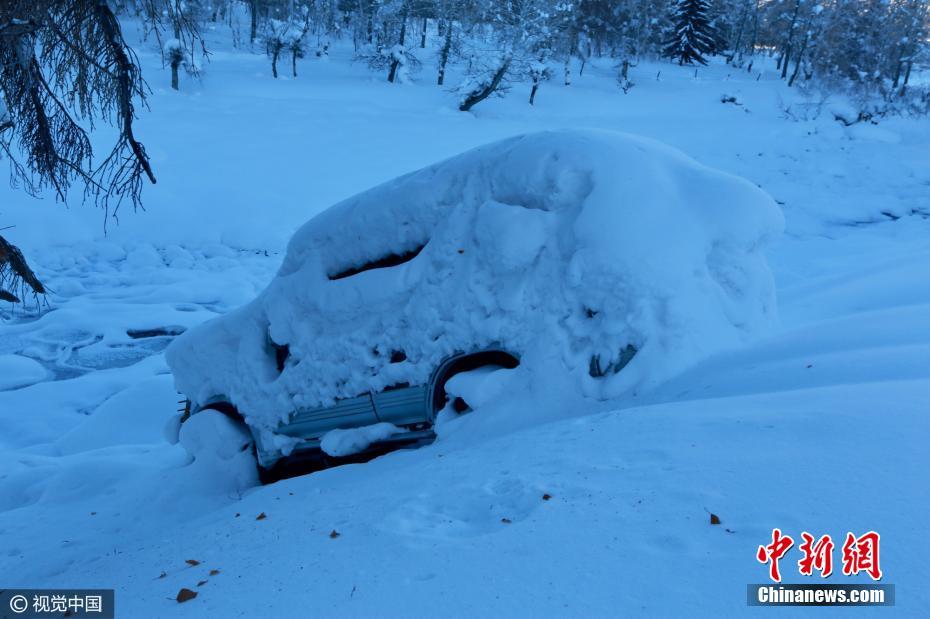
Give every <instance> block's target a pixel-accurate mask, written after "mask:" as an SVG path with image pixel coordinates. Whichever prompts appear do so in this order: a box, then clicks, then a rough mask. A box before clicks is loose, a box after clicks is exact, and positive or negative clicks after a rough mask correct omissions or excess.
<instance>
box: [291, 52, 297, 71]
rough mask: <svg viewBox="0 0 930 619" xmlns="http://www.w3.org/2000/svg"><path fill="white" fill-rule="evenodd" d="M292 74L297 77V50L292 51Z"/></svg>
mask: <svg viewBox="0 0 930 619" xmlns="http://www.w3.org/2000/svg"><path fill="white" fill-rule="evenodd" d="M291 74H292V75H293V76H294V77H297V52H296V51H292V52H291Z"/></svg>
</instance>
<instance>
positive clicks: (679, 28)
mask: <svg viewBox="0 0 930 619" xmlns="http://www.w3.org/2000/svg"><path fill="white" fill-rule="evenodd" d="M674 7H675V8H674V10H673V14H672V23H673V31H672V36H671V39H670V40H669V41H668V43H667V44H666V46H665V55H666V56H668V57H670V58H672V59H676V58H677V59H678V64H694V63H695V62H699V63H701V64H707V60H705V58H704V54H708V53H711V52H712V51H713V50H714V31H713V27H712V26H711V23H710V3H709V2H708V0H677V1H676V2H675V5H674Z"/></svg>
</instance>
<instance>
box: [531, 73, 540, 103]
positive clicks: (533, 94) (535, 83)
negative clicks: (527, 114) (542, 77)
mask: <svg viewBox="0 0 930 619" xmlns="http://www.w3.org/2000/svg"><path fill="white" fill-rule="evenodd" d="M537 90H539V80H538V79H534V80H533V89H532V90H530V105H533V104H534V102H535V101H536V91H537Z"/></svg>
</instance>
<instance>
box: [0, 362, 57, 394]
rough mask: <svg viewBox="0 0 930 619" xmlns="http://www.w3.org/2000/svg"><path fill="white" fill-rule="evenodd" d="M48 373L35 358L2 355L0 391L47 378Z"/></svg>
mask: <svg viewBox="0 0 930 619" xmlns="http://www.w3.org/2000/svg"><path fill="white" fill-rule="evenodd" d="M47 375H48V373H47V372H46V371H45V368H44V367H42V364H41V363H39V362H38V361H36V360H35V359H30V358H29V357H23V356H20V355H0V391H5V390H7V389H18V388H19V387H25V386H27V385H33V384H35V383H37V382H40V381H43V380H45V378H46V376H47Z"/></svg>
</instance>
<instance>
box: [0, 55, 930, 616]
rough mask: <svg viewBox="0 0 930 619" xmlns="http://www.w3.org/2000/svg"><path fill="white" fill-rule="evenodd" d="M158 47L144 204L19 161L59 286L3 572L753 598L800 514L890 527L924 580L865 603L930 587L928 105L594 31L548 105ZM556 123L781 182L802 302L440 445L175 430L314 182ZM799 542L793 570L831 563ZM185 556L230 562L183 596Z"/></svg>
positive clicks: (303, 608) (464, 594)
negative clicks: (911, 109)
mask: <svg viewBox="0 0 930 619" xmlns="http://www.w3.org/2000/svg"><path fill="white" fill-rule="evenodd" d="M142 57H143V61H144V62H145V63H146V68H147V69H148V71H147V74H146V75H147V77H148V79H149V81H150V83H151V85H152V86H153V87H154V89H155V92H154V94H153V96H152V99H151V107H152V109H151V111H150V112H148V113H146V114H145V115H144V116H143V118H142V120H141V121H140V122H139V126H138V130H137V132H138V134H139V135H140V136H141V137H142V138H143V140H144V141H145V144H146V146H147V148H148V150H149V152H150V153H151V154H152V155H153V163H154V165H155V172H156V175H157V176H158V178H159V183H158V185H156V186H154V187H150V188H148V190H147V193H146V208H147V210H146V211H145V212H139V213H136V214H132V213H131V212H129V209H128V207H124V208H125V210H124V211H123V212H122V213H121V216H120V220H119V225H118V226H117V225H114V223H113V222H111V224H110V226H109V229H108V233H107V236H106V238H104V237H103V225H102V223H103V222H102V217H101V213H100V212H99V211H94V210H93V209H91V208H90V207H82V206H80V205H78V204H75V205H72V206H71V207H70V209H69V210H65V208H64V207H63V206H61V205H58V204H55V203H54V202H53V201H52V200H51V199H47V200H44V201H35V200H32V199H30V198H28V197H27V196H25V195H23V194H22V193H18V192H16V191H13V190H11V189H8V188H6V187H3V188H2V189H0V227H3V226H6V225H15V226H16V227H15V228H13V229H11V230H6V231H4V234H5V235H6V236H7V238H8V239H9V240H10V241H11V242H13V243H16V244H18V245H20V246H21V247H22V249H23V250H24V252H26V254H27V255H28V256H29V257H30V259H31V261H32V262H33V263H34V266H35V267H36V270H37V272H38V274H39V276H40V277H41V278H43V280H44V281H45V283H46V284H47V286H48V287H49V288H50V289H51V290H52V291H53V293H52V294H51V295H50V297H49V299H48V303H49V305H48V307H46V308H44V309H43V310H42V312H41V313H37V312H33V311H27V312H24V311H23V310H21V309H15V310H10V308H9V307H4V308H3V309H2V310H0V312H2V316H3V322H2V323H0V586H4V587H17V586H20V587H55V586H57V587H76V586H86V587H103V588H109V587H113V588H115V589H116V590H117V605H118V612H119V614H118V616H121V617H175V616H187V617H206V616H242V617H271V616H281V617H301V616H308V615H317V614H319V615H328V616H359V617H372V616H437V615H439V616H442V615H448V616H463V617H464V616H479V617H483V616H513V617H542V616H547V617H548V616H578V617H581V616H584V617H590V616H599V617H600V616H605V617H606V616H611V617H613V616H664V617H680V616H707V617H717V616H735V615H742V614H750V611H752V610H753V609H750V608H747V606H746V599H745V597H746V585H747V584H749V583H762V582H765V581H766V576H767V568H766V567H765V566H763V565H761V564H760V563H758V562H757V561H756V559H755V554H756V549H757V547H758V546H759V545H760V544H765V543H768V542H769V541H771V530H772V529H773V528H774V527H780V528H781V529H782V530H783V531H785V532H788V533H790V534H791V535H792V536H794V537H795V538H796V539H798V538H799V537H800V533H801V531H810V532H812V533H814V534H815V535H822V534H825V533H829V534H831V535H832V536H833V537H834V539H835V540H836V539H840V540H841V539H842V538H843V537H844V536H845V534H846V532H847V531H853V532H857V533H864V532H865V531H867V530H875V531H877V532H879V533H880V534H881V536H882V547H881V550H882V559H881V561H882V569H883V571H884V574H885V577H884V579H883V582H885V583H891V584H894V585H896V597H897V599H896V606H895V607H894V608H879V609H868V608H860V609H857V610H856V611H855V612H856V614H857V615H863V616H865V615H871V614H874V615H878V614H882V615H883V616H884V615H894V616H900V617H919V616H925V615H926V614H927V612H928V610H927V609H928V608H930V588H928V586H927V584H928V582H930V567H928V564H927V562H926V557H927V556H928V555H930V537H928V535H927V524H928V521H930V449H928V447H927V446H928V444H930V243H928V239H930V219H928V215H930V123H928V122H927V120H926V119H923V120H908V119H889V120H886V121H883V122H881V123H880V124H878V125H869V124H864V125H856V126H853V127H849V128H846V127H843V126H841V125H840V124H839V123H837V122H834V121H833V119H832V115H831V114H830V113H829V111H828V110H829V107H830V106H831V105H833V104H834V102H831V101H827V102H826V103H825V104H824V109H823V113H822V114H820V115H819V116H818V117H816V118H815V117H814V114H813V109H812V108H813V107H814V106H812V105H810V104H808V103H806V102H805V100H803V99H802V98H801V97H799V95H798V93H797V92H796V91H790V90H788V89H787V88H785V87H784V85H783V84H782V83H781V82H779V81H778V80H777V76H776V75H775V73H774V71H773V70H769V71H763V73H762V76H761V78H759V79H757V74H755V73H754V74H752V75H749V74H746V73H743V72H739V71H736V70H733V69H730V68H728V67H726V66H723V65H720V64H714V65H712V66H710V67H708V68H701V69H700V70H698V71H697V74H696V76H695V71H694V69H688V68H684V69H682V68H679V67H676V66H673V65H670V64H658V63H657V64H648V63H641V64H640V65H639V66H637V67H636V68H635V69H634V73H633V79H634V81H636V86H635V87H634V88H633V89H632V90H631V92H630V94H628V95H623V94H622V93H621V92H620V91H619V90H618V89H617V87H616V84H615V81H614V70H613V68H612V67H611V66H610V65H609V64H608V63H606V62H605V63H603V64H598V63H594V64H593V66H590V67H588V68H587V69H586V71H585V74H584V75H583V76H581V77H576V79H575V82H574V84H573V85H572V86H570V87H564V86H561V85H559V84H558V83H557V82H552V83H546V84H544V85H543V87H542V88H541V89H540V92H539V94H538V96H537V101H536V106H535V107H530V106H528V105H527V104H526V96H527V95H528V93H524V92H523V90H524V89H526V90H528V86H526V85H524V86H520V85H518V86H516V87H515V88H514V90H513V91H512V92H511V93H510V95H509V96H508V97H507V98H505V99H496V100H489V101H487V102H485V103H483V104H481V105H479V106H478V107H476V108H475V113H474V114H463V113H460V112H458V111H456V109H455V107H456V106H455V99H454V97H453V95H451V94H449V93H448V92H446V91H443V90H441V89H438V88H436V87H435V86H433V85H432V80H433V78H432V75H430V73H429V71H430V66H429V64H427V65H426V67H425V69H426V70H425V71H424V73H423V74H422V75H421V77H420V78H419V80H418V81H417V83H413V84H405V85H391V84H387V83H385V82H384V81H383V77H382V76H380V75H377V76H375V75H372V74H371V73H370V72H369V71H368V70H367V68H365V67H364V66H362V65H352V64H349V50H348V49H344V48H338V49H337V50H336V52H335V53H334V55H333V57H332V58H331V59H329V60H328V61H314V60H307V61H304V62H303V63H302V64H301V66H300V72H301V75H300V77H299V78H298V79H296V80H291V79H279V80H276V81H275V80H272V79H271V77H270V67H269V66H268V62H267V60H266V59H265V57H263V56H261V55H251V54H247V53H243V52H237V51H232V50H228V49H225V50H223V49H221V50H220V51H217V52H216V53H215V54H214V56H213V59H212V62H211V63H210V64H209V65H208V67H207V72H206V74H205V76H204V78H203V80H202V82H200V83H195V82H190V81H188V82H187V83H186V84H184V83H182V91H181V92H180V93H176V92H172V91H170V90H168V89H166V88H164V87H165V86H166V84H167V76H166V75H165V74H164V73H163V72H162V71H161V69H160V65H159V62H158V59H157V57H156V56H154V55H153V54H150V53H149V54H143V56H142ZM453 82H454V80H453ZM722 95H729V96H735V97H736V98H737V100H738V102H739V103H740V105H734V104H724V103H721V96H722ZM837 104H838V103H837ZM786 109H787V110H788V112H789V114H788V115H790V116H791V118H786V113H785V111H784V110H786ZM805 118H808V119H807V120H805ZM559 128H598V129H611V130H619V131H625V132H629V133H634V134H639V135H643V136H646V137H649V138H653V139H656V140H659V141H662V142H665V143H667V144H670V145H672V146H674V147H676V148H678V149H681V150H682V151H684V152H685V153H687V154H688V155H690V156H692V157H694V158H695V159H697V160H698V161H700V162H702V163H704V164H706V165H709V166H712V167H715V168H718V169H720V170H723V171H726V172H730V173H733V174H736V175H740V176H743V177H745V178H747V179H749V180H750V181H752V182H753V183H755V184H757V185H759V186H761V188H762V189H764V190H765V191H766V192H768V193H769V194H770V195H772V196H773V197H774V198H775V199H776V200H777V201H778V203H779V204H780V205H781V207H782V210H783V212H784V215H785V220H786V232H785V234H784V236H783V237H782V238H781V240H780V241H779V242H778V243H777V244H776V245H775V246H774V248H772V249H771V250H770V251H769V252H768V262H769V265H770V267H771V269H772V271H773V273H774V276H775V284H776V290H777V298H778V312H779V322H778V325H777V326H776V327H775V328H773V329H771V330H770V331H769V332H768V333H767V334H765V335H763V336H761V337H759V338H757V339H755V340H754V341H752V342H750V343H748V344H745V345H742V346H739V347H733V348H730V349H727V350H724V351H721V352H717V353H716V354H714V355H713V356H710V357H707V358H705V359H703V360H701V361H699V362H697V363H696V364H694V365H692V366H691V367H689V368H688V369H686V370H685V371H683V372H681V373H679V374H677V375H676V376H674V377H672V378H670V379H669V380H667V381H665V382H663V383H662V384H661V385H659V386H657V387H654V388H652V389H649V390H646V391H639V392H637V393H636V395H635V396H633V395H629V394H628V395H624V396H621V397H619V398H617V399H613V400H607V401H603V400H594V399H591V400H586V401H582V402H581V403H580V404H579V403H578V402H577V401H573V402H572V404H571V405H567V406H565V407H563V408H562V409H558V410H556V411H555V412H552V411H553V406H552V402H551V401H546V402H540V401H538V398H540V397H541V396H540V395H539V394H537V393H534V392H533V391H527V392H526V393H517V394H515V395H513V396H512V397H508V398H507V400H506V401H503V402H491V403H488V404H486V405H483V406H479V407H478V410H476V411H475V412H474V414H472V415H469V416H465V417H463V418H461V419H460V420H458V421H457V425H456V427H455V428H454V431H449V432H446V433H443V434H442V436H441V437H440V440H438V441H437V442H436V443H435V444H433V445H431V446H429V447H424V448H421V449H418V450H415V451H404V452H397V453H393V454H390V455H388V456H385V457H381V458H379V459H377V460H374V461H372V462H369V463H367V464H362V465H350V466H345V467H340V468H336V469H330V470H327V471H323V472H320V473H315V474H313V475H309V476H304V477H299V478H294V479H290V480H286V481H283V482H279V483H277V484H274V485H271V486H266V487H257V486H254V485H253V484H254V478H251V477H249V476H242V475H236V474H234V472H236V471H241V467H236V466H235V465H234V463H233V462H232V460H231V459H232V458H233V457H234V455H233V454H228V453H222V450H220V452H219V453H217V455H216V457H215V458H212V459H210V458H200V459H198V460H196V461H195V462H193V463H190V462H189V458H188V457H187V453H186V451H185V450H184V449H183V448H182V447H180V446H179V445H172V444H170V443H169V442H167V441H166V439H165V425H166V422H167V421H168V420H169V418H170V417H171V416H172V415H173V414H174V413H175V411H176V409H177V407H178V405H177V401H178V395H177V393H176V392H175V390H174V383H173V379H172V376H171V375H170V373H169V372H168V368H167V365H166V363H165V359H164V356H163V354H162V351H163V350H164V348H165V347H166V346H167V344H168V343H169V341H170V340H171V339H172V338H173V336H174V335H175V334H177V333H179V332H181V331H182V330H183V329H186V328H189V327H192V326H194V325H196V324H199V323H201V322H203V321H205V320H207V319H209V318H211V317H214V316H216V315H218V314H223V313H226V312H228V311H229V310H231V309H233V308H235V307H237V306H239V305H241V304H243V303H246V302H248V301H250V300H251V299H252V298H254V297H255V295H256V294H258V293H259V292H260V291H261V290H262V289H263V288H264V287H265V286H266V285H267V284H268V282H269V281H270V280H271V278H272V277H273V275H274V273H275V271H276V270H277V268H278V267H279V266H280V263H281V260H282V258H283V252H284V248H285V243H286V242H287V240H288V238H289V237H290V235H291V234H292V233H293V232H294V231H295V230H296V229H297V227H299V226H300V225H301V224H302V223H304V222H305V221H306V220H307V219H309V218H310V217H311V216H312V215H314V214H316V213H318V212H320V211H321V210H322V209H324V208H326V207H327V206H329V205H330V204H332V203H334V202H336V201H338V200H340V199H344V198H346V197H348V196H350V195H353V194H356V193H358V192H359V191H362V190H364V189H366V188H368V187H370V186H373V185H375V184H377V183H380V182H383V181H386V180H389V179H391V178H393V177H395V176H397V175H399V174H402V173H406V172H410V171H412V170H415V169H418V168H420V167H423V166H426V165H429V164H432V163H434V162H436V161H438V160H440V159H443V158H445V157H449V156H452V155H455V154H457V153H459V152H462V151H464V150H466V149H469V148H472V147H474V146H478V145H480V144H484V143H487V142H490V141H493V140H496V139H500V138H504V137H509V136H512V135H516V134H522V133H527V132H531V131H538V130H542V129H559ZM669 224H670V225H674V222H669ZM153 329H162V330H161V331H158V332H155V333H153V332H151V331H152V330H153ZM535 411H546V413H545V414H540V415H538V416H537V417H536V418H534V415H533V413H534V412H535ZM492 420H493V422H492ZM527 420H530V422H529V423H528V422H527ZM709 513H713V514H716V515H717V516H719V518H720V520H721V523H720V524H719V525H711V524H710V523H709ZM795 554H796V552H795V550H794V549H793V550H792V553H790V554H789V555H788V556H787V557H786V558H785V559H784V560H783V561H782V571H783V573H784V574H785V576H786V577H785V580H786V582H804V581H809V580H812V579H808V578H805V577H801V576H799V575H798V573H797V569H796V566H795V565H794V563H795V562H796V559H797V557H796V556H795ZM835 559H836V560H838V557H837V558H835ZM188 560H193V561H196V562H197V564H196V565H191V564H190V563H187V561H188ZM214 570H216V571H217V572H216V573H212V571H214ZM828 581H829V582H837V583H846V582H870V581H869V580H868V577H867V576H864V575H860V576H859V577H846V576H843V575H842V574H841V573H840V572H839V570H836V571H835V573H834V575H833V576H832V577H830V579H828ZM182 587H187V588H190V589H194V590H196V591H197V592H198V594H199V595H198V596H197V598H196V599H194V600H191V601H189V602H185V603H183V604H178V603H177V602H176V601H175V600H174V598H175V595H176V594H177V592H178V590H179V589H180V588H182ZM768 612H773V613H778V614H779V616H782V615H785V616H795V615H799V614H822V615H824V616H827V615H829V616H837V617H838V616H846V615H847V614H849V613H850V611H847V610H843V609H837V608H817V609H813V610H809V611H805V609H803V608H800V609H798V608H793V609H792V608H782V609H781V610H778V611H768Z"/></svg>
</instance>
